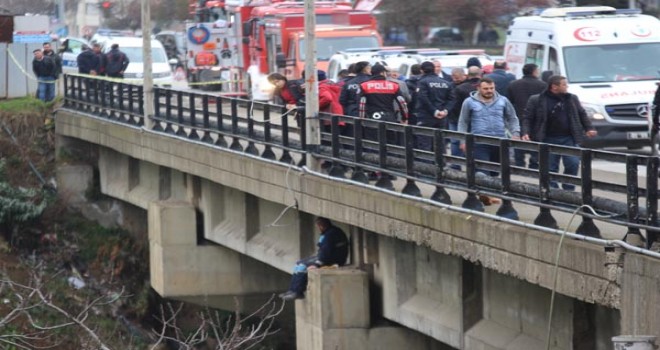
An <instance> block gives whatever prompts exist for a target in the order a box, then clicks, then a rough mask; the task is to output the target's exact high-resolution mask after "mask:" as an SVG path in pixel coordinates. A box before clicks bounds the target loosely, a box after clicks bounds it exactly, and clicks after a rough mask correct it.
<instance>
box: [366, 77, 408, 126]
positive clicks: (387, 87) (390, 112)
mask: <svg viewBox="0 0 660 350" xmlns="http://www.w3.org/2000/svg"><path fill="white" fill-rule="evenodd" d="M386 72H387V70H386V69H385V66H383V65H381V64H375V65H374V66H373V67H372V68H371V76H372V77H371V79H369V80H367V81H365V82H363V83H361V84H360V90H359V96H360V106H359V115H360V118H369V119H374V120H380V121H386V122H393V123H396V122H398V121H397V119H396V113H395V110H394V104H395V103H396V104H397V105H398V107H399V110H400V111H401V112H402V114H403V119H404V121H406V120H407V119H408V105H407V104H406V100H405V98H404V97H403V95H402V94H401V89H400V87H399V84H398V83H396V82H393V81H389V80H387V78H386V76H385V74H386Z"/></svg>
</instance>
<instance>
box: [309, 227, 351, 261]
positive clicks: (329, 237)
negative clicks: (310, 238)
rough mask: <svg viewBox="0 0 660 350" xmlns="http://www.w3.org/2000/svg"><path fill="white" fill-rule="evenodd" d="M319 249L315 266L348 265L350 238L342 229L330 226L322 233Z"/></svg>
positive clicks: (318, 244)
mask: <svg viewBox="0 0 660 350" xmlns="http://www.w3.org/2000/svg"><path fill="white" fill-rule="evenodd" d="M317 246H318V248H319V250H318V253H317V255H316V262H315V264H316V265H318V266H330V265H334V264H337V265H339V266H341V265H344V264H346V259H347V258H348V248H349V245H348V238H346V234H345V233H344V231H342V230H341V229H340V228H338V227H336V226H330V227H328V228H327V229H325V231H323V232H322V233H321V237H319V241H318V243H317Z"/></svg>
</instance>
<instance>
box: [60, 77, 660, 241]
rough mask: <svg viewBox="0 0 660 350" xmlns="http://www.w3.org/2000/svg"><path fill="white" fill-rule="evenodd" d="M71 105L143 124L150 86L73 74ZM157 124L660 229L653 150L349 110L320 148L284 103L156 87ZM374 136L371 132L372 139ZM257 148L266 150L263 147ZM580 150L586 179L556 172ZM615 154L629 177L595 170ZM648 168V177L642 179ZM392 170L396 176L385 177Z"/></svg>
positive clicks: (547, 217) (223, 143)
mask: <svg viewBox="0 0 660 350" xmlns="http://www.w3.org/2000/svg"><path fill="white" fill-rule="evenodd" d="M65 87H66V89H65V105H64V107H65V108H72V109H76V110H81V111H85V112H90V113H93V114H95V115H97V116H99V117H102V118H108V119H113V120H116V121H118V122H121V123H126V124H132V125H145V122H144V117H143V116H142V111H143V99H142V87H141V86H136V85H130V84H123V83H121V82H113V81H103V80H97V79H93V78H85V77H80V76H66V84H65ZM154 91H155V99H154V100H155V106H154V107H155V115H154V116H152V117H151V119H152V121H153V130H154V131H158V132H162V133H165V134H170V135H173V136H174V135H175V136H177V137H183V138H187V139H190V140H194V141H199V142H204V143H207V144H209V145H210V146H214V147H219V148H229V149H232V150H234V151H239V152H245V153H247V154H251V155H254V156H259V157H263V158H266V159H270V160H276V161H279V162H282V163H285V164H291V163H292V162H293V161H294V159H295V160H296V162H297V163H298V165H302V164H304V161H305V157H304V155H305V154H307V153H312V154H313V155H314V156H315V157H317V158H320V159H322V160H324V161H327V162H328V164H331V166H330V167H329V169H328V170H327V171H328V173H329V174H330V175H331V176H335V177H338V178H344V177H346V176H347V175H348V174H350V175H351V179H352V180H354V181H358V182H362V183H368V181H369V180H368V176H367V173H369V172H379V173H380V174H381V176H380V178H379V179H378V181H376V182H375V184H374V186H378V187H381V188H386V189H390V190H394V187H393V184H392V178H391V176H397V177H400V178H403V179H405V182H406V185H405V187H404V188H403V189H402V192H403V193H405V194H408V195H411V196H422V191H420V188H419V186H418V184H427V185H431V186H434V187H435V192H434V193H433V194H432V195H431V196H430V199H431V200H434V201H438V202H443V203H448V204H450V203H451V202H452V201H451V197H450V194H449V192H448V191H447V189H452V190H458V191H461V192H464V193H466V194H467V195H466V199H465V201H464V202H463V203H462V207H464V208H468V209H472V210H477V211H483V210H484V207H483V205H482V203H481V202H480V201H479V199H478V196H479V195H490V196H496V197H498V198H501V199H502V203H501V206H500V207H499V209H498V211H497V215H500V216H502V217H505V218H509V219H516V220H517V219H518V213H517V210H516V209H515V206H514V204H516V203H518V204H525V205H532V206H535V207H537V208H538V211H539V212H538V216H537V217H536V219H535V221H534V223H535V224H537V225H541V226H545V227H551V228H556V227H557V226H558V225H557V221H556V220H555V219H554V217H553V215H552V213H551V211H552V210H555V211H562V212H569V213H572V212H574V211H576V210H580V209H581V208H582V207H583V205H589V206H591V207H592V208H594V209H595V210H596V212H597V215H594V214H593V213H592V212H590V211H588V210H584V209H583V210H580V211H579V215H580V216H581V217H582V223H581V225H580V227H579V228H578V230H577V232H578V233H582V234H584V235H588V236H593V237H599V236H600V231H599V229H598V227H597V226H596V224H595V223H594V219H596V218H597V219H598V220H601V221H604V222H608V223H611V224H615V225H618V226H620V227H624V228H625V229H626V234H627V235H628V234H634V235H640V233H641V230H645V231H646V233H647V238H648V239H647V244H648V246H650V245H651V244H652V243H653V242H654V241H656V239H657V235H658V230H659V229H658V167H659V163H660V162H659V159H658V158H657V157H652V156H644V155H632V154H623V153H616V152H608V151H600V150H591V149H582V148H574V147H565V146H556V145H549V144H542V143H534V142H523V141H515V140H510V139H500V138H493V137H486V136H478V135H472V134H464V133H459V132H451V131H446V130H438V129H431V128H424V127H417V126H410V125H402V124H395V123H386V122H378V121H374V120H369V119H359V118H352V117H347V116H338V115H329V114H324V113H321V114H320V115H319V118H320V123H321V125H322V126H321V129H322V131H321V145H320V146H319V145H308V144H307V143H306V135H305V120H304V119H302V120H301V123H300V125H291V124H290V121H289V118H288V116H287V114H289V113H290V112H291V111H287V110H286V108H284V107H283V106H277V105H271V104H267V103H259V102H252V101H247V100H241V99H237V98H230V97H222V96H216V95H210V94H204V93H199V92H194V91H181V90H172V89H164V88H155V89H154ZM239 106H247V110H248V112H249V111H252V110H253V109H254V108H255V107H256V108H259V109H261V110H262V113H261V114H262V117H260V118H255V117H254V116H252V113H245V115H239V112H238V109H239ZM365 136H366V137H365ZM419 137H428V138H430V139H432V140H433V145H434V147H433V149H434V150H435V151H428V150H423V149H420V148H418V147H417V145H416V142H415V139H417V138H419ZM449 139H458V140H461V142H462V143H464V144H465V145H466V152H465V153H466V156H465V157H458V156H451V155H449V154H446V152H445V150H446V149H447V147H446V144H447V142H448V140H449ZM476 144H489V145H493V146H495V147H497V148H498V149H499V152H500V159H501V161H500V162H499V163H493V162H486V161H481V160H478V159H476V158H475V157H474V148H475V145H476ZM257 145H258V146H259V147H257ZM514 148H517V149H524V150H527V151H530V152H536V154H537V155H538V159H539V168H538V169H528V168H524V167H517V166H515V165H513V164H511V162H510V157H509V154H510V151H511V150H512V149H514ZM551 154H555V155H572V156H577V157H580V159H581V169H580V175H579V176H570V175H563V174H559V173H553V172H550V169H549V157H550V155H551ZM599 160H602V161H607V162H609V163H608V164H612V165H613V166H615V165H617V164H618V165H620V166H621V167H624V169H625V183H612V181H608V180H607V179H602V178H598V177H596V176H595V175H594V171H593V165H594V162H595V161H599ZM479 170H481V171H492V172H497V173H499V176H498V177H490V176H481V172H480V171H479ZM640 173H642V174H646V179H645V180H644V181H639V177H638V176H639V175H640ZM382 174H390V175H391V176H383V175H382ZM557 182H559V183H563V184H571V185H575V186H577V187H578V191H567V190H562V189H559V188H554V187H553V185H554V184H555V183H557Z"/></svg>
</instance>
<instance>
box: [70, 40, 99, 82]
mask: <svg viewBox="0 0 660 350" xmlns="http://www.w3.org/2000/svg"><path fill="white" fill-rule="evenodd" d="M82 50H83V51H82V52H81V53H80V54H79V55H78V57H77V58H76V62H78V73H80V74H91V75H96V69H97V67H98V65H99V57H98V56H97V55H96V54H94V51H92V49H90V48H89V46H87V45H83V47H82Z"/></svg>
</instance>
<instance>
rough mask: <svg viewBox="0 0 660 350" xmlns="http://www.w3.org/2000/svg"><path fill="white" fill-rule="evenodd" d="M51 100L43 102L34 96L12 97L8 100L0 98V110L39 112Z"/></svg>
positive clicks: (41, 111)
mask: <svg viewBox="0 0 660 350" xmlns="http://www.w3.org/2000/svg"><path fill="white" fill-rule="evenodd" d="M52 103H53V102H50V103H44V102H43V101H41V100H39V99H37V98H34V97H32V96H28V97H21V98H13V99H9V100H0V112H4V113H9V114H14V113H20V114H27V113H34V114H41V113H43V112H44V111H45V110H46V109H47V108H48V107H49V106H50V105H52Z"/></svg>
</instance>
